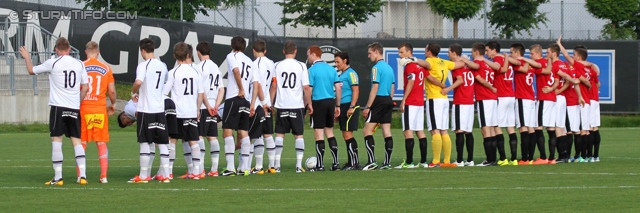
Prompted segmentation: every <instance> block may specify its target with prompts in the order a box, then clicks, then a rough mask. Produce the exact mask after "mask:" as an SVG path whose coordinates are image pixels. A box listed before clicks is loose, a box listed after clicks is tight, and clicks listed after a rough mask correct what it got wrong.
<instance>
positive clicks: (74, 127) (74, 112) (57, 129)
mask: <svg viewBox="0 0 640 213" xmlns="http://www.w3.org/2000/svg"><path fill="white" fill-rule="evenodd" d="M62 135H64V136H66V137H68V138H69V137H74V138H80V110H78V109H69V108H66V107H59V106H51V109H50V111H49V136H51V137H60V136H62Z"/></svg>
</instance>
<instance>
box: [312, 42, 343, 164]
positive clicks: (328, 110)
mask: <svg viewBox="0 0 640 213" xmlns="http://www.w3.org/2000/svg"><path fill="white" fill-rule="evenodd" d="M321 56H322V50H320V47H318V46H316V45H313V46H311V47H309V49H308V50H307V61H308V62H310V63H311V64H312V65H311V67H310V68H309V86H311V87H312V88H313V92H312V93H311V104H312V105H313V109H314V110H313V114H312V115H311V127H312V128H313V130H314V131H313V132H314V136H315V139H316V157H317V159H318V163H317V164H316V169H315V170H316V171H324V150H325V144H324V136H325V135H326V136H327V141H328V142H329V148H330V149H331V155H332V156H333V164H332V165H331V171H336V170H340V161H338V142H337V141H336V137H335V136H334V135H333V121H334V119H335V118H337V117H338V116H339V115H340V104H338V103H340V98H341V97H342V94H341V93H342V91H341V90H342V87H340V85H339V84H340V79H338V73H337V72H336V70H335V68H333V67H332V66H331V65H329V64H327V62H325V61H323V60H322V59H321V58H320V57H321Z"/></svg>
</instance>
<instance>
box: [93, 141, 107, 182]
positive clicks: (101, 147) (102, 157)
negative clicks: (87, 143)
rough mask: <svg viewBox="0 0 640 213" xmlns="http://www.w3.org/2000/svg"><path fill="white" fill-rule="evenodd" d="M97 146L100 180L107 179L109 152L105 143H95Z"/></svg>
mask: <svg viewBox="0 0 640 213" xmlns="http://www.w3.org/2000/svg"><path fill="white" fill-rule="evenodd" d="M96 145H97V146H98V159H99V161H100V178H105V177H107V169H108V168H109V150H108V149H107V144H106V143H96Z"/></svg>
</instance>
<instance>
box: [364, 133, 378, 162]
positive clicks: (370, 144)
mask: <svg viewBox="0 0 640 213" xmlns="http://www.w3.org/2000/svg"><path fill="white" fill-rule="evenodd" d="M364 143H365V146H366V147H367V155H368V156H369V162H367V164H369V163H375V162H376V155H375V148H376V142H375V141H374V140H373V136H372V135H369V136H364Z"/></svg>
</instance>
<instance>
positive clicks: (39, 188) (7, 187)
mask: <svg viewBox="0 0 640 213" xmlns="http://www.w3.org/2000/svg"><path fill="white" fill-rule="evenodd" d="M136 185H140V184H136ZM0 189H13V190H47V189H52V190H93V191H102V190H105V191H208V190H209V189H207V188H200V189H180V188H168V189H151V188H85V187H80V188H64V187H58V186H52V187H35V186H2V187H0Z"/></svg>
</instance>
